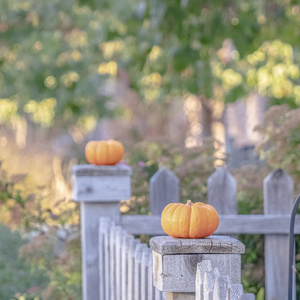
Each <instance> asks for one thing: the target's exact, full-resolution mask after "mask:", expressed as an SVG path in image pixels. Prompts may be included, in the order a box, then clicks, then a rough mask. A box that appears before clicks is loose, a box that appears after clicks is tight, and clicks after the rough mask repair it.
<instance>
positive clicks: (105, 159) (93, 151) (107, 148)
mask: <svg viewBox="0 0 300 300" xmlns="http://www.w3.org/2000/svg"><path fill="white" fill-rule="evenodd" d="M123 154H124V147H123V145H122V144H121V143H120V142H118V141H115V140H108V141H90V142H88V143H87V145H86V147H85V157H86V159H87V161H88V162H89V163H90V164H94V165H115V164H117V163H118V162H119V161H120V160H121V159H122V157H123Z"/></svg>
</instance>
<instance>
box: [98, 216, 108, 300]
mask: <svg viewBox="0 0 300 300" xmlns="http://www.w3.org/2000/svg"><path fill="white" fill-rule="evenodd" d="M109 225H110V219H109V218H107V217H102V218H100V219H99V231H98V232H99V295H100V299H103V300H105V299H106V296H105V293H106V291H105V288H106V284H105V260H106V256H107V252H106V251H105V236H106V235H107V233H108V229H109Z"/></svg>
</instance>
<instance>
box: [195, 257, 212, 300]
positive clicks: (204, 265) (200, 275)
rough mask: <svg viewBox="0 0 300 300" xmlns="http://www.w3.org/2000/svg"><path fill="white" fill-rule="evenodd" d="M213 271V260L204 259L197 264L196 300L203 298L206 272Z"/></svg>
mask: <svg viewBox="0 0 300 300" xmlns="http://www.w3.org/2000/svg"><path fill="white" fill-rule="evenodd" d="M208 271H212V266H211V261H210V260H203V261H202V262H200V263H198V264H197V272H196V300H200V299H203V297H204V286H203V283H204V274H205V272H208Z"/></svg>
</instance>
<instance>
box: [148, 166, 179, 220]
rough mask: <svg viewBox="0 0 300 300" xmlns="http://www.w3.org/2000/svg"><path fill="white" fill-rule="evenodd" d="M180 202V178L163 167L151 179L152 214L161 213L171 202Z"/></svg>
mask: <svg viewBox="0 0 300 300" xmlns="http://www.w3.org/2000/svg"><path fill="white" fill-rule="evenodd" d="M175 202H180V191H179V179H178V178H177V177H176V175H175V174H174V173H173V172H172V171H170V170H169V169H168V168H166V167H161V168H160V169H159V170H158V171H157V172H156V173H155V174H154V175H153V176H152V177H151V179H150V210H151V214H152V215H153V216H154V215H161V213H162V211H163V209H164V208H165V207H166V206H167V205H168V204H169V203H175Z"/></svg>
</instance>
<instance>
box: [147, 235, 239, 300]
mask: <svg viewBox="0 0 300 300" xmlns="http://www.w3.org/2000/svg"><path fill="white" fill-rule="evenodd" d="M150 246H151V248H152V253H153V280H154V286H155V287H156V288H158V289H159V290H160V291H162V292H166V296H167V300H194V299H195V291H196V284H195V282H196V272H197V264H198V263H200V262H202V261H204V260H210V261H211V266H212V268H218V269H219V272H220V274H219V275H220V276H228V277H229V278H230V281H231V283H232V284H235V285H236V284H240V283H241V254H242V253H244V251H245V246H244V245H243V244H242V243H241V242H239V241H238V240H235V239H233V238H230V237H227V236H210V237H207V238H205V239H175V238H172V237H170V236H156V237H153V238H152V239H151V240H150ZM204 299H205V298H204ZM224 299H225V298H224Z"/></svg>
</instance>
